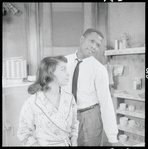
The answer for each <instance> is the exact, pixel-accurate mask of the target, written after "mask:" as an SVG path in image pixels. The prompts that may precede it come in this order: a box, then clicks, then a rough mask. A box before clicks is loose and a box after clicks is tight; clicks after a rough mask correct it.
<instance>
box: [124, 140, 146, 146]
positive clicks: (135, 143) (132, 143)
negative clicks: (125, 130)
mask: <svg viewBox="0 0 148 149" xmlns="http://www.w3.org/2000/svg"><path fill="white" fill-rule="evenodd" d="M122 144H123V145H124V146H145V143H143V142H138V141H135V140H128V141H126V142H124V143H122Z"/></svg>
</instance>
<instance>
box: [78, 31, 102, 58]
mask: <svg viewBox="0 0 148 149" xmlns="http://www.w3.org/2000/svg"><path fill="white" fill-rule="evenodd" d="M101 42H102V37H101V36H100V35H98V34H97V33H95V32H92V33H91V34H89V35H87V36H86V37H83V36H82V37H81V39H80V49H79V50H80V52H81V56H82V57H81V58H86V57H90V56H92V55H93V54H94V53H95V52H96V51H97V50H99V48H100V45H101Z"/></svg>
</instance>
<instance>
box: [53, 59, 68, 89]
mask: <svg viewBox="0 0 148 149" xmlns="http://www.w3.org/2000/svg"><path fill="white" fill-rule="evenodd" d="M54 75H55V76H56V81H57V82H58V83H59V86H65V85H67V83H68V81H69V74H68V72H67V67H66V63H65V62H59V63H58V65H57V67H56V70H55V71H54Z"/></svg>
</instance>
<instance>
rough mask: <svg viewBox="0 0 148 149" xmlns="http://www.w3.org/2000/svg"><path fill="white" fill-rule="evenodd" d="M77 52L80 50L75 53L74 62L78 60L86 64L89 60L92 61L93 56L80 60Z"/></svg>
mask: <svg viewBox="0 0 148 149" xmlns="http://www.w3.org/2000/svg"><path fill="white" fill-rule="evenodd" d="M77 52H78V50H77V51H76V52H75V53H74V61H75V60H76V59H78V60H79V61H83V62H86V61H88V60H90V59H92V58H93V56H90V57H87V58H84V59H79V58H78V57H77Z"/></svg>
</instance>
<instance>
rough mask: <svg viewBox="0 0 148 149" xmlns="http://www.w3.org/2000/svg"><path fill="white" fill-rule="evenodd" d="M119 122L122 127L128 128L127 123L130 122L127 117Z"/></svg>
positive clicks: (121, 118)
mask: <svg viewBox="0 0 148 149" xmlns="http://www.w3.org/2000/svg"><path fill="white" fill-rule="evenodd" d="M119 122H120V125H121V126H126V125H127V122H128V118H127V117H120V119H119Z"/></svg>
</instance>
